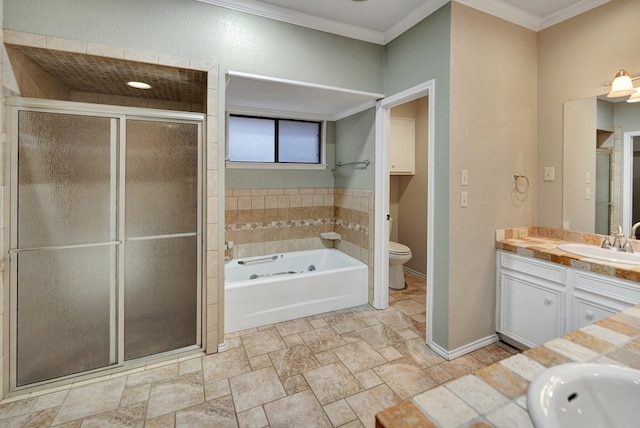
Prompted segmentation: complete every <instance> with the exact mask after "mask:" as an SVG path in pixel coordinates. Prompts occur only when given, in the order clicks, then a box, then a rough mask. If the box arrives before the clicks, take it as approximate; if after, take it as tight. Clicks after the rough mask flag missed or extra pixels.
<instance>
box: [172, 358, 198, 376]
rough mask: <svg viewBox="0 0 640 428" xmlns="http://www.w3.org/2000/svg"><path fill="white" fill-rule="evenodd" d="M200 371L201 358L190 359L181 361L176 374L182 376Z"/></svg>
mask: <svg viewBox="0 0 640 428" xmlns="http://www.w3.org/2000/svg"><path fill="white" fill-rule="evenodd" d="M200 370H202V358H192V359H190V360H186V361H182V362H180V363H179V366H178V374H179V375H180V376H182V375H183V374H187V373H192V372H198V371H200Z"/></svg>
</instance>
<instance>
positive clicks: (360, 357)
mask: <svg viewBox="0 0 640 428" xmlns="http://www.w3.org/2000/svg"><path fill="white" fill-rule="evenodd" d="M333 352H335V354H336V355H337V356H338V358H340V361H342V362H343V363H344V365H345V366H347V368H348V369H349V370H350V371H351V372H352V373H358V372H361V371H363V370H367V369H370V368H372V367H376V366H379V365H380V364H384V363H386V362H387V360H386V359H385V358H384V357H383V356H382V355H380V353H379V352H377V351H376V350H375V349H373V348H372V347H371V345H369V344H368V343H367V342H365V341H363V340H361V341H359V342H354V343H350V344H348V345H344V346H341V347H339V348H336V349H334V350H333Z"/></svg>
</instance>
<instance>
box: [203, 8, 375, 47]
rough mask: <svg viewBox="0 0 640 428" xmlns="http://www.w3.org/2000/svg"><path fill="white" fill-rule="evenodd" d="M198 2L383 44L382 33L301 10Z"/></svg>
mask: <svg viewBox="0 0 640 428" xmlns="http://www.w3.org/2000/svg"><path fill="white" fill-rule="evenodd" d="M196 1H198V2H200V3H206V4H211V5H213V6H219V7H224V8H226V9H231V10H235V11H238V12H244V13H248V14H251V15H256V16H260V17H263V18H269V19H274V20H276V21H281V22H286V23H288V24H294V25H299V26H302V27H307V28H311V29H314V30H319V31H325V32H327V33H332V34H337V35H339V36H344V37H349V38H352V39H357V40H363V41H365V42H370V43H375V44H378V45H384V44H385V35H384V33H382V32H380V31H376V30H370V29H368V28H363V27H358V26H355V25H350V24H345V23H343V22H336V21H332V20H330V19H325V18H320V17H318V16H313V15H310V14H307V13H303V12H297V11H295V10H291V9H287V8H284V7H279V6H274V5H269V4H266V3H262V2H260V1H254V0H196Z"/></svg>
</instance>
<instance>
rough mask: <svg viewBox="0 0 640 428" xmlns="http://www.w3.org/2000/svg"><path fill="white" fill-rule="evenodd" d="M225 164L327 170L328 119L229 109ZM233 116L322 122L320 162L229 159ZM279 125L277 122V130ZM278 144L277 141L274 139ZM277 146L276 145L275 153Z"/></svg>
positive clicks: (239, 166) (241, 167) (263, 167)
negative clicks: (231, 119)
mask: <svg viewBox="0 0 640 428" xmlns="http://www.w3.org/2000/svg"><path fill="white" fill-rule="evenodd" d="M225 116H226V117H225V124H226V132H225V134H226V135H225V165H226V167H227V168H229V169H298V170H325V169H327V166H328V165H327V162H326V159H327V158H326V135H327V132H326V130H327V121H326V120H324V119H317V118H312V117H301V116H296V115H286V116H285V115H275V114H266V113H264V112H260V111H227V112H226V115H225ZM231 116H240V117H249V118H256V119H272V120H276V121H279V120H285V121H300V122H316V123H319V124H320V162H319V163H298V162H238V161H235V162H234V161H231V160H230V159H229V118H230V117H231ZM277 129H278V126H277V122H276V132H277ZM274 143H275V144H277V138H276V141H274ZM276 151H277V148H276V147H274V154H275V152H276Z"/></svg>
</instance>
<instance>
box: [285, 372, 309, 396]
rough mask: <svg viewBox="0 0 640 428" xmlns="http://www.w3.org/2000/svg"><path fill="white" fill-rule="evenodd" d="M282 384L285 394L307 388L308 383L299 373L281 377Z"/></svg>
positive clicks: (295, 392)
mask: <svg viewBox="0 0 640 428" xmlns="http://www.w3.org/2000/svg"><path fill="white" fill-rule="evenodd" d="M282 386H284V390H285V391H287V395H293V394H297V393H298V392H302V391H306V390H307V389H309V384H307V381H306V380H305V378H304V376H302V375H301V374H299V375H295V376H291V377H288V378H286V379H282Z"/></svg>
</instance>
